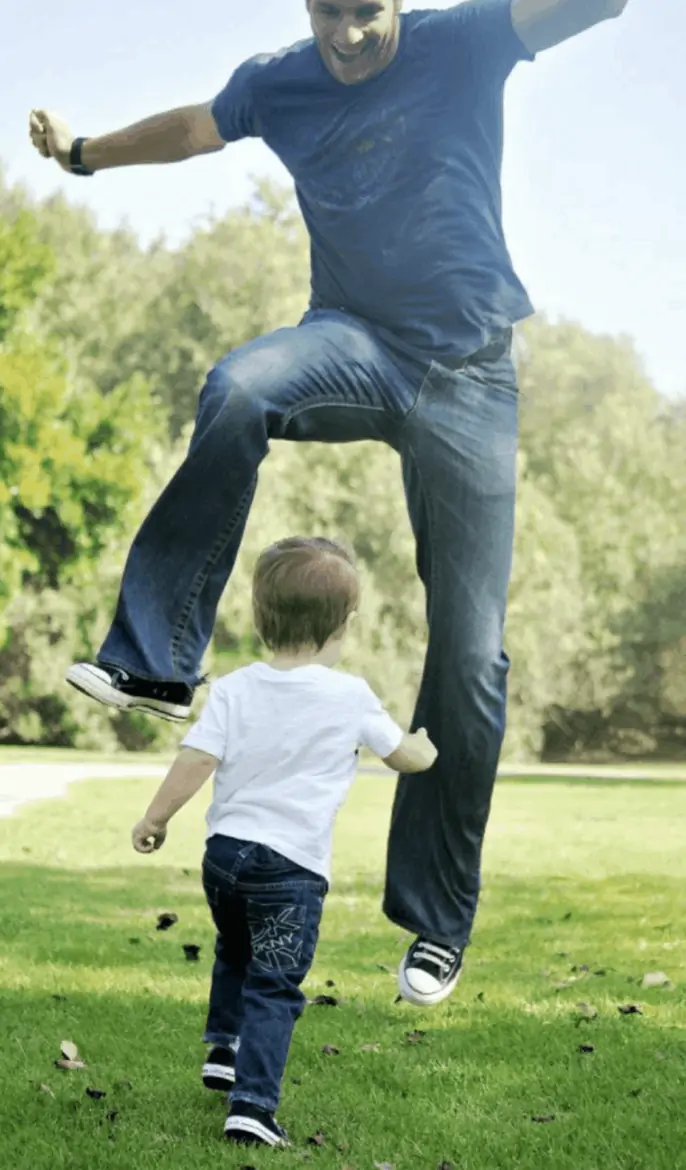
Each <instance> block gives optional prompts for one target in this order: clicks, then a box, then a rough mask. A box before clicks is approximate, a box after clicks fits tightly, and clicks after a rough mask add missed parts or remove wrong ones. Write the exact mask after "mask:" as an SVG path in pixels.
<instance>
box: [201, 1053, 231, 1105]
mask: <svg viewBox="0 0 686 1170" xmlns="http://www.w3.org/2000/svg"><path fill="white" fill-rule="evenodd" d="M202 1083H203V1085H204V1086H205V1088H206V1089H217V1090H218V1091H219V1092H220V1093H228V1091H229V1089H232V1088H233V1086H234V1085H235V1083H236V1053H235V1052H233V1051H232V1050H231V1049H230V1048H222V1047H221V1045H219V1044H215V1046H214V1048H210V1051H209V1052H208V1054H207V1060H206V1061H205V1063H204V1065H203V1066H202Z"/></svg>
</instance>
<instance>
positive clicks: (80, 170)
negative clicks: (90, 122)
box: [69, 138, 95, 175]
mask: <svg viewBox="0 0 686 1170" xmlns="http://www.w3.org/2000/svg"><path fill="white" fill-rule="evenodd" d="M84 142H88V139H87V138H75V139H74V141H73V142H72V144H71V150H70V151H69V169H70V171H71V173H72V175H94V174H95V171H91V170H89V168H88V167H86V166H84V165H83V162H82V161H81V148H82V146H83V144H84Z"/></svg>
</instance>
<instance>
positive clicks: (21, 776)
mask: <svg viewBox="0 0 686 1170" xmlns="http://www.w3.org/2000/svg"><path fill="white" fill-rule="evenodd" d="M361 768H362V771H363V772H366V773H373V774H375V775H387V776H390V775H391V773H390V772H389V771H388V769H387V768H384V767H382V766H381V767H380V766H379V765H378V764H377V765H376V766H375V765H368V764H366V762H365V761H362V765H361ZM166 771H167V766H166V765H165V764H151V763H150V762H147V763H143V762H142V761H141V763H140V764H135V763H127V764H96V763H93V764H88V763H82V764H76V763H72V764H58V763H44V764H38V763H36V764H33V763H28V762H26V763H20V764H16V763H15V764H3V763H0V817H7V816H10V815H11V814H12V813H13V812H14V811H15V809H17V808H19V807H20V806H21V805H24V804H29V803H31V802H32V801H35V800H46V799H49V798H51V797H56V796H64V794H65V792H66V790H67V786H68V785H69V784H73V783H74V782H75V781H77V780H120V779H127V778H129V777H141V776H145V777H147V776H151V777H157V778H159V779H160V780H161V779H162V778H163V776H164V775H165V774H166ZM499 775H500V776H501V777H502V778H503V779H505V778H508V777H510V778H513V779H514V778H516V777H518V776H538V777H545V776H551V777H556V778H560V779H562V778H564V779H569V780H575V779H576V780H583V779H599V780H628V781H630V780H672V781H676V782H681V783H686V765H683V764H681V765H678V764H674V765H665V764H655V765H653V766H648V765H647V766H645V767H643V768H640V767H630V766H624V765H615V766H606V765H599V764H594V765H588V766H587V767H581V766H580V765H578V764H576V765H572V764H547V765H545V764H512V765H507V764H503V766H502V767H501V768H500V772H499Z"/></svg>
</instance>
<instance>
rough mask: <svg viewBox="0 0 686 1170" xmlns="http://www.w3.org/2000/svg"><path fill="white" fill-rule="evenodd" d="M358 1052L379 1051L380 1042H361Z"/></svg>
mask: <svg viewBox="0 0 686 1170" xmlns="http://www.w3.org/2000/svg"><path fill="white" fill-rule="evenodd" d="M360 1052H381V1045H380V1044H362V1045H361V1047H360Z"/></svg>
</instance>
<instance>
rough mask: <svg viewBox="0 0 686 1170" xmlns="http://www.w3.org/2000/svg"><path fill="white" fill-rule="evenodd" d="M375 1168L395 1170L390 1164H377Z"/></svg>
mask: <svg viewBox="0 0 686 1170" xmlns="http://www.w3.org/2000/svg"><path fill="white" fill-rule="evenodd" d="M374 1166H375V1167H376V1170H395V1167H394V1166H391V1163H390V1162H375V1163H374Z"/></svg>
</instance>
